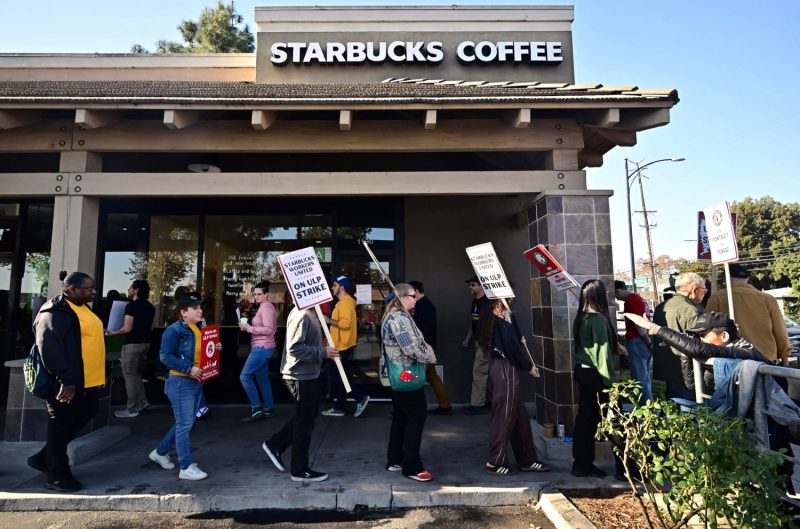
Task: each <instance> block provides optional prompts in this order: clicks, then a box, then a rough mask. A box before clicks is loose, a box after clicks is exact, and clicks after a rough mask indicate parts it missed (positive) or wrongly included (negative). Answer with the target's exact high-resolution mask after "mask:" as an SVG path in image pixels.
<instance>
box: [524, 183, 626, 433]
mask: <svg viewBox="0 0 800 529" xmlns="http://www.w3.org/2000/svg"><path fill="white" fill-rule="evenodd" d="M612 194H613V192H612V191H605V190H585V191H583V190H582V191H545V192H543V193H541V194H540V195H538V196H537V197H536V199H535V201H534V203H533V204H532V205H531V206H530V207H529V208H528V233H529V238H530V244H531V247H533V246H535V245H537V244H544V245H545V246H546V247H547V249H548V250H549V251H550V253H551V254H553V257H555V258H556V259H557V260H558V262H559V263H561V264H562V265H563V266H564V268H565V269H566V270H567V271H568V272H569V273H570V274H572V276H573V277H574V278H575V280H576V281H577V282H578V283H579V284H582V283H583V282H584V281H586V280H587V279H595V278H599V279H600V280H602V281H603V282H604V283H605V284H606V286H607V287H608V288H609V289H610V291H609V294H610V298H609V303H610V304H611V305H612V306H613V295H614V291H613V283H614V273H613V264H612V261H611V228H610V223H609V213H608V199H609V197H610V196H611V195H612ZM575 293H576V294H578V293H579V290H578V289H575ZM577 306H578V301H577V297H576V296H573V295H571V294H569V293H568V292H558V291H557V290H555V289H554V288H551V286H550V283H549V282H548V281H547V279H545V278H543V277H541V276H540V275H539V272H538V270H536V268H534V267H533V266H531V311H532V316H533V336H534V346H535V349H536V356H535V357H534V360H535V361H536V363H537V365H539V366H541V367H540V371H541V373H542V381H541V383H538V384H536V414H537V415H536V416H537V420H538V421H539V422H540V423H545V422H551V423H555V424H564V425H565V427H566V431H567V435H572V427H573V422H574V418H575V413H576V412H577V402H578V390H577V386H576V385H575V384H574V383H573V380H572V369H573V366H574V364H575V353H574V350H573V342H572V322H573V320H574V319H575V313H576V310H577Z"/></svg>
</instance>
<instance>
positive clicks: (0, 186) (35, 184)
mask: <svg viewBox="0 0 800 529" xmlns="http://www.w3.org/2000/svg"><path fill="white" fill-rule="evenodd" d="M69 183H70V175H69V174H66V173H0V196H6V197H42V196H45V197H46V196H54V195H66V194H67V191H68V190H69Z"/></svg>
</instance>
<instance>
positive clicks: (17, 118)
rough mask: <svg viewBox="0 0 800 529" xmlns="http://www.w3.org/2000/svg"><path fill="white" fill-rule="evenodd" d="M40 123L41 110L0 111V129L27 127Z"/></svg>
mask: <svg viewBox="0 0 800 529" xmlns="http://www.w3.org/2000/svg"><path fill="white" fill-rule="evenodd" d="M40 121H42V111H41V110H0V129H4V130H5V129H16V128H19V127H27V126H28V125H33V124H34V123H39V122H40Z"/></svg>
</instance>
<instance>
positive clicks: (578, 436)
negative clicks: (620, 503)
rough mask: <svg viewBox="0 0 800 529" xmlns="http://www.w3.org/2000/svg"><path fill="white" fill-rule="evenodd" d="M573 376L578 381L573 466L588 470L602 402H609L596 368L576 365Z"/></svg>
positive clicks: (592, 461)
mask: <svg viewBox="0 0 800 529" xmlns="http://www.w3.org/2000/svg"><path fill="white" fill-rule="evenodd" d="M572 378H573V379H575V382H577V383H578V414H577V415H576V416H575V430H574V432H573V433H574V435H573V439H572V458H573V459H574V460H575V462H574V463H573V468H575V469H578V470H588V469H589V468H591V466H592V465H593V464H594V436H595V434H597V426H598V425H599V424H600V405H599V404H598V398H599V399H600V401H601V402H608V395H607V394H606V393H603V390H604V389H606V385H605V383H604V382H603V377H601V376H600V373H599V372H598V371H597V370H596V369H592V368H588V367H581V366H575V372H574V373H573V374H572Z"/></svg>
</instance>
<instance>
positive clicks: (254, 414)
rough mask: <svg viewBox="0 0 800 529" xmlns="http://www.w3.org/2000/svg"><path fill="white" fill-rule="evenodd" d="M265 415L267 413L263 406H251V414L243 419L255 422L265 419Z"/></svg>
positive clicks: (243, 420)
mask: <svg viewBox="0 0 800 529" xmlns="http://www.w3.org/2000/svg"><path fill="white" fill-rule="evenodd" d="M264 417H265V415H264V409H263V408H250V415H248V416H247V417H245V418H244V419H242V422H253V421H257V420H259V419H263V418H264Z"/></svg>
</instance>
